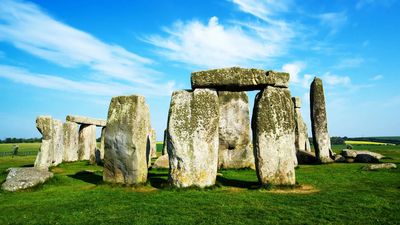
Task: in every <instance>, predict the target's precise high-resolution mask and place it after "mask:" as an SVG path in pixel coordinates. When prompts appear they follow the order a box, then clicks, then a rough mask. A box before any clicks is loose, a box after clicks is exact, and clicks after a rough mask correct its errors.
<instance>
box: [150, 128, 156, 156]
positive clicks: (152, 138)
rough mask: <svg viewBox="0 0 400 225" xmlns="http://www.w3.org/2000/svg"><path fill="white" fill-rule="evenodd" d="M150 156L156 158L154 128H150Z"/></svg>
mask: <svg viewBox="0 0 400 225" xmlns="http://www.w3.org/2000/svg"><path fill="white" fill-rule="evenodd" d="M149 139H150V156H151V158H157V134H156V130H154V129H150V133H149Z"/></svg>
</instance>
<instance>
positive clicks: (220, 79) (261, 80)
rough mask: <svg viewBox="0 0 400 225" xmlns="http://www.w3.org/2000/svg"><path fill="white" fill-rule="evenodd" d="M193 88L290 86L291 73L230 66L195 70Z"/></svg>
mask: <svg viewBox="0 0 400 225" xmlns="http://www.w3.org/2000/svg"><path fill="white" fill-rule="evenodd" d="M191 82H192V89H196V88H215V89H218V90H219V91H250V90H262V89H263V88H265V87H266V86H276V87H288V85H289V74H288V73H283V72H274V71H265V70H261V69H244V68H240V67H230V68H223V69H213V70H206V71H198V72H193V73H192V77H191Z"/></svg>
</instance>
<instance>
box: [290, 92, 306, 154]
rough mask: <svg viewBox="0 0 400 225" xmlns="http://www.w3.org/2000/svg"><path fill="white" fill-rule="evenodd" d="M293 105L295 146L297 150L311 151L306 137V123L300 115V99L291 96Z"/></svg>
mask: <svg viewBox="0 0 400 225" xmlns="http://www.w3.org/2000/svg"><path fill="white" fill-rule="evenodd" d="M292 101H293V105H294V122H295V146H296V150H297V151H306V152H311V147H310V140H309V139H308V129H307V125H306V123H305V122H304V120H303V116H302V115H301V110H300V106H301V101H300V98H299V97H293V98H292Z"/></svg>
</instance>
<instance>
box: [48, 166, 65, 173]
mask: <svg viewBox="0 0 400 225" xmlns="http://www.w3.org/2000/svg"><path fill="white" fill-rule="evenodd" d="M51 172H53V173H64V172H65V171H64V170H63V169H61V168H59V167H54V168H51Z"/></svg>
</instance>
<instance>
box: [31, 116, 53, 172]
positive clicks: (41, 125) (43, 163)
mask: <svg viewBox="0 0 400 225" xmlns="http://www.w3.org/2000/svg"><path fill="white" fill-rule="evenodd" d="M36 128H37V129H38V130H39V132H40V133H41V134H42V143H41V145H40V148H39V152H38V154H37V156H36V160H35V167H36V168H40V169H46V170H47V169H48V168H49V167H50V166H51V165H52V164H53V154H54V140H53V135H54V132H53V130H54V127H53V119H52V118H51V116H38V117H37V119H36Z"/></svg>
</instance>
